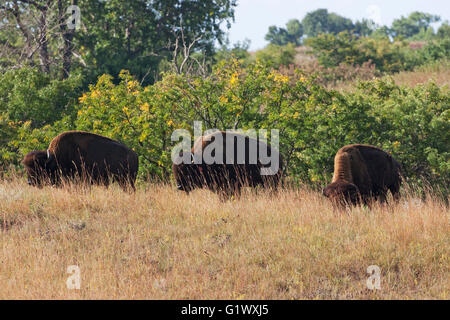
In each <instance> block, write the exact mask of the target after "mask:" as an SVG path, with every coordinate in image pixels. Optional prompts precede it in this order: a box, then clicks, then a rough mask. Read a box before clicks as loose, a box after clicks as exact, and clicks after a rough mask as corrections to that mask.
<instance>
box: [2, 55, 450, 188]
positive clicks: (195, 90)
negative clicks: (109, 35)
mask: <svg viewBox="0 0 450 320" xmlns="http://www.w3.org/2000/svg"><path fill="white" fill-rule="evenodd" d="M113 80H114V79H112V77H111V76H108V75H104V76H102V77H100V78H99V80H98V82H97V84H96V85H93V86H91V87H90V90H89V91H88V92H86V93H85V94H83V95H82V96H81V97H80V98H79V105H78V106H77V107H76V116H75V118H74V120H73V121H72V119H71V117H70V116H66V117H64V118H62V119H60V120H58V121H56V122H55V123H54V124H53V125H46V126H44V127H42V128H40V129H35V128H33V127H32V126H31V124H30V123H26V124H25V125H23V126H21V127H20V128H19V129H17V137H16V138H15V140H14V139H13V143H16V145H17V148H18V150H19V153H18V154H17V156H19V157H20V156H22V155H23V153H25V152H27V151H29V150H31V149H34V148H38V147H45V145H46V144H48V142H49V141H50V139H51V138H52V137H53V136H55V135H56V134H57V133H58V132H60V131H64V130H67V129H75V128H76V129H82V130H88V131H91V132H96V133H99V134H103V135H106V136H108V137H111V138H113V139H117V140H120V141H123V142H125V143H126V144H127V145H129V146H130V147H132V148H133V149H134V150H136V151H137V152H138V154H139V155H140V164H141V166H140V174H141V177H147V176H148V177H153V178H163V179H166V178H167V177H169V176H170V166H171V158H170V155H171V149H172V147H173V145H174V144H175V143H174V142H172V141H171V134H172V132H173V131H174V130H175V129H178V128H183V129H187V130H189V131H190V132H191V133H192V132H193V127H192V126H193V122H194V121H201V122H202V124H203V129H204V130H207V129H211V128H217V129H237V128H242V129H250V128H254V129H260V128H265V129H279V130H280V149H281V152H282V154H283V156H284V160H285V166H286V168H285V169H286V170H285V172H286V174H287V176H288V179H290V180H292V181H295V182H298V181H304V182H307V183H311V184H316V185H323V184H324V183H325V182H326V181H328V180H329V179H330V177H331V175H332V171H333V157H334V154H335V153H336V151H337V150H338V149H339V148H340V147H342V146H343V145H345V144H350V143H367V144H373V145H376V146H379V147H381V148H383V149H385V150H386V151H388V152H391V153H392V154H393V155H394V157H396V158H397V159H398V160H399V161H400V162H401V163H402V164H403V166H404V169H405V173H406V176H407V177H409V179H411V181H415V182H419V183H422V182H423V179H426V180H427V181H430V182H432V183H435V184H436V185H439V186H441V187H442V188H443V189H445V188H446V187H447V185H448V182H449V173H450V159H449V155H450V150H449V144H448V141H450V122H449V120H450V119H449V116H450V108H449V107H450V96H449V91H448V88H446V87H443V88H439V87H438V86H436V85H434V84H433V83H429V84H427V85H422V86H417V87H415V88H407V87H400V86H397V85H396V84H395V83H394V82H393V81H392V80H390V79H389V78H387V79H383V80H372V81H367V82H361V83H360V85H359V86H358V88H357V89H355V91H354V92H348V93H340V92H337V91H334V90H328V89H326V88H325V87H324V86H322V85H320V84H319V83H317V81H315V80H314V79H311V78H309V77H307V76H306V75H305V74H303V73H302V72H300V71H299V70H296V71H293V72H288V73H282V72H280V71H275V70H274V69H272V68H270V67H269V66H267V65H266V64H263V63H261V62H255V63H251V64H250V65H248V66H247V67H243V66H242V65H241V64H240V62H239V61H237V60H228V61H223V62H222V63H221V64H220V65H218V66H217V67H216V68H215V70H214V72H213V73H211V75H209V76H208V77H199V76H198V77H197V76H192V77H187V76H183V75H175V74H166V75H164V76H163V79H162V80H161V81H159V82H157V83H155V84H154V85H151V86H147V87H142V86H141V85H140V84H139V82H137V81H136V80H135V79H134V78H133V77H132V76H131V75H130V74H129V73H128V72H125V71H124V72H122V73H121V75H120V79H119V82H118V83H117V84H116V83H115V82H114V81H113ZM5 121H7V120H5V119H1V121H0V125H2V127H3V126H5Z"/></svg>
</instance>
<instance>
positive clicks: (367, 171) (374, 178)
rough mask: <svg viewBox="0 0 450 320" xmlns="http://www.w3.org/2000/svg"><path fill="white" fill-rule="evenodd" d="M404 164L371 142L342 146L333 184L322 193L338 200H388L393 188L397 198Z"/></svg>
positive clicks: (341, 201) (365, 201) (336, 163)
mask: <svg viewBox="0 0 450 320" xmlns="http://www.w3.org/2000/svg"><path fill="white" fill-rule="evenodd" d="M401 175H402V173H401V166H400V164H399V163H398V162H397V161H396V160H395V159H394V158H392V156H391V155H389V154H388V153H386V152H384V151H383V150H381V149H379V148H377V147H374V146H369V145H362V144H353V145H348V146H345V147H342V148H341V149H340V150H339V151H338V152H337V154H336V156H335V158H334V174H333V180H332V181H331V184H329V185H328V186H327V187H326V188H325V189H324V190H323V194H324V195H325V196H326V197H328V198H330V199H332V200H333V201H334V202H336V203H341V204H343V203H352V204H358V203H360V202H361V201H362V202H363V203H366V204H368V203H369V202H370V200H372V199H378V200H380V201H381V202H384V201H385V200H386V195H387V191H388V190H390V191H391V193H392V195H393V196H394V199H398V197H399V190H400V184H401Z"/></svg>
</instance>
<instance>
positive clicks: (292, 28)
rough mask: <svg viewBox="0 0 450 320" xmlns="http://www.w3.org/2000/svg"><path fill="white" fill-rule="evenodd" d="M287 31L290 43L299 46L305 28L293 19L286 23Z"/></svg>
mask: <svg viewBox="0 0 450 320" xmlns="http://www.w3.org/2000/svg"><path fill="white" fill-rule="evenodd" d="M286 31H287V35H288V42H290V43H293V44H295V45H296V46H299V45H300V44H301V38H302V36H303V26H302V24H301V23H300V21H298V19H291V20H289V21H288V22H287V23H286Z"/></svg>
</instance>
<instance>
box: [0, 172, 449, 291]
mask: <svg viewBox="0 0 450 320" xmlns="http://www.w3.org/2000/svg"><path fill="white" fill-rule="evenodd" d="M0 208H1V211H0V237H1V254H0V282H1V283H2V285H1V287H0V299H6V298H8V299H78V298H81V299H403V298H405V299H429V298H430V299H448V298H449V290H450V263H449V252H450V219H449V218H450V212H449V209H448V208H446V207H445V205H444V204H443V203H442V202H440V201H438V200H435V199H431V198H428V199H427V200H426V201H425V202H424V201H421V200H418V199H415V198H413V197H408V196H404V198H403V199H402V201H401V202H400V203H399V204H397V205H395V206H394V207H391V208H390V207H380V206H378V207H374V208H372V209H368V208H361V207H359V208H354V209H352V210H347V211H344V212H336V211H334V210H333V208H332V206H331V205H330V204H329V203H328V201H326V199H324V198H323V197H322V195H321V194H320V193H316V192H312V191H307V190H306V189H298V190H285V191H282V192H280V193H279V194H277V195H272V194H269V193H264V192H259V193H258V194H256V193H254V192H246V193H245V194H244V195H243V196H242V197H241V198H240V199H235V200H231V201H227V202H221V201H220V200H219V198H218V197H217V196H216V195H215V194H213V193H210V192H209V191H206V190H198V191H195V192H193V193H191V194H190V195H185V194H183V193H181V192H179V191H177V190H174V188H173V187H171V186H169V185H150V184H148V185H141V186H140V187H139V189H138V191H137V192H136V193H135V194H128V193H124V192H122V191H121V190H120V189H119V188H118V187H117V186H112V187H110V188H109V189H106V188H103V187H92V188H80V187H74V186H72V187H66V188H51V187H46V188H43V189H37V188H33V187H29V186H28V185H26V183H25V181H24V180H23V179H20V178H13V179H11V180H10V181H2V182H0ZM69 265H77V266H78V267H79V268H80V275H81V288H80V289H79V290H77V289H68V288H67V285H66V281H67V278H68V277H69V276H70V274H69V273H67V268H68V266H69ZM370 265H377V266H379V267H380V269H381V278H380V281H381V289H380V290H369V289H368V288H367V284H366V282H367V278H368V277H369V274H367V267H368V266H370Z"/></svg>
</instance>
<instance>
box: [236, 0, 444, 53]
mask: <svg viewBox="0 0 450 320" xmlns="http://www.w3.org/2000/svg"><path fill="white" fill-rule="evenodd" d="M319 8H326V9H328V12H335V13H337V14H339V15H341V16H344V17H347V18H350V19H352V20H353V21H356V20H361V19H362V18H370V17H372V20H374V21H376V22H377V23H380V22H381V24H382V25H388V26H390V25H391V23H392V21H393V20H394V19H397V18H399V17H401V16H408V15H409V14H410V13H411V12H413V11H422V12H426V13H432V14H437V15H439V16H441V18H442V20H443V21H444V20H450V1H449V0H406V1H405V0H334V1H332V0H309V1H308V0H237V7H236V8H235V22H234V23H233V24H232V26H231V29H229V30H228V35H229V40H230V43H231V44H234V43H236V42H238V41H241V42H242V41H244V40H245V39H249V40H250V41H251V45H250V50H251V51H253V50H257V49H261V48H263V47H265V46H266V45H267V41H265V40H264V36H265V35H266V33H267V30H268V29H269V26H271V25H276V26H278V27H282V26H283V27H284V26H285V25H286V22H287V21H288V20H290V19H293V18H296V19H299V20H300V21H301V20H302V19H303V17H304V16H305V14H306V13H308V12H310V11H314V10H316V9H319ZM377 20H378V21H377Z"/></svg>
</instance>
